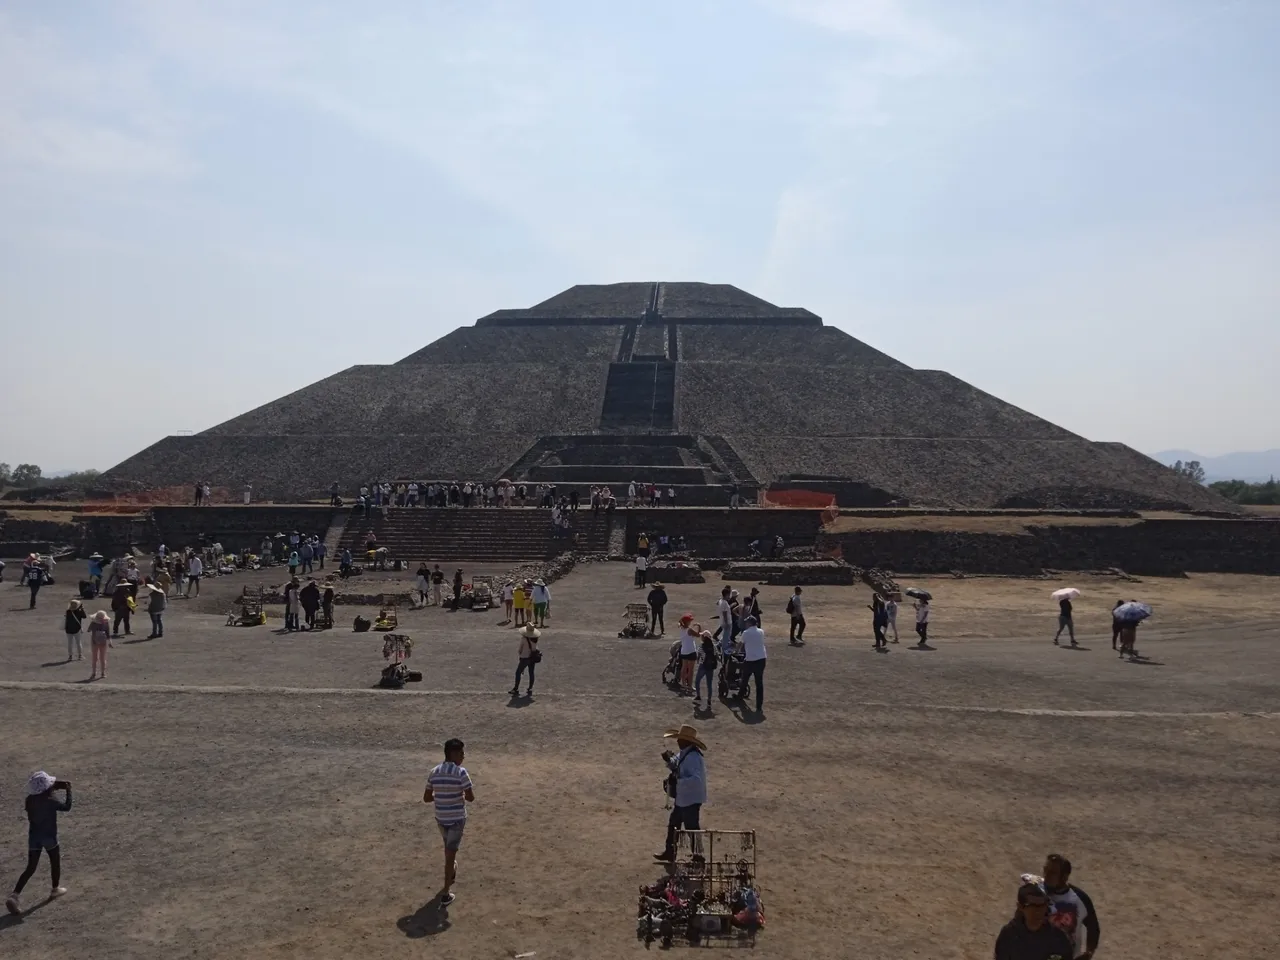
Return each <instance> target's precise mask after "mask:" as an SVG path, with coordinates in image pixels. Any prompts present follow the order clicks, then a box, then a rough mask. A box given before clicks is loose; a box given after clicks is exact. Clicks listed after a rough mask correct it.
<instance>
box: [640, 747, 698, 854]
mask: <svg viewBox="0 0 1280 960" xmlns="http://www.w3.org/2000/svg"><path fill="white" fill-rule="evenodd" d="M662 736H663V738H664V739H666V740H675V742H676V746H678V747H679V748H680V752H679V753H672V752H671V751H670V750H664V751H662V759H663V760H664V761H666V764H667V768H668V769H669V770H670V771H671V776H669V777H668V778H667V785H666V789H667V796H669V797H671V798H672V799H673V800H674V801H675V806H674V807H672V808H671V817H670V818H669V819H668V820H667V845H666V847H665V848H664V849H663V851H662V852H661V853H655V854H654V855H653V858H654V859H655V860H662V861H666V862H670V861H672V860H675V858H676V831H677V830H700V829H702V828H701V827H700V826H699V814H700V812H701V811H702V805H703V804H704V803H706V802H707V765H706V761H705V760H703V757H702V755H703V754H704V753H705V752H706V749H707V745H706V744H705V743H703V742H702V741H701V740H699V739H698V731H697V729H696V728H694V727H692V726H690V725H689V724H687V723H686V724H683V725H682V726H680V727H679V728H678V729H672V730H668V731H667V732H666V733H664V734H663V735H662Z"/></svg>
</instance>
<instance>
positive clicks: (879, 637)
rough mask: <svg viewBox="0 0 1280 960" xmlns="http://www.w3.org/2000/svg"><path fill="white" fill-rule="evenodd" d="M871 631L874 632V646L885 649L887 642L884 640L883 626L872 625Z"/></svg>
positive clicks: (880, 624) (878, 624)
mask: <svg viewBox="0 0 1280 960" xmlns="http://www.w3.org/2000/svg"><path fill="white" fill-rule="evenodd" d="M871 629H872V630H874V631H875V632H876V646H877V647H887V646H888V645H889V641H888V640H886V639H885V638H884V624H883V623H872V624H871Z"/></svg>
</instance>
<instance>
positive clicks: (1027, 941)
mask: <svg viewBox="0 0 1280 960" xmlns="http://www.w3.org/2000/svg"><path fill="white" fill-rule="evenodd" d="M1071 954H1072V950H1071V941H1070V940H1069V939H1068V938H1067V935H1066V934H1065V933H1063V932H1062V931H1061V930H1059V929H1058V928H1057V927H1055V926H1054V925H1053V924H1051V923H1050V922H1049V897H1048V895H1047V894H1046V893H1045V892H1044V891H1043V890H1042V889H1041V888H1040V885H1039V884H1035V883H1024V884H1023V885H1022V886H1021V887H1019V888H1018V911H1017V913H1015V914H1014V915H1013V919H1012V920H1010V921H1009V922H1008V923H1006V924H1005V925H1004V928H1003V929H1002V930H1001V931H1000V935H999V936H998V937H996V952H995V960H1071Z"/></svg>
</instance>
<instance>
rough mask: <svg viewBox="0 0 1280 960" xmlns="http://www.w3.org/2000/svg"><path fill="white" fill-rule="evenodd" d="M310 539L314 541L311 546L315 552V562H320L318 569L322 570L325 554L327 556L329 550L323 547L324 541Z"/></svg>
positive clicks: (316, 538)
mask: <svg viewBox="0 0 1280 960" xmlns="http://www.w3.org/2000/svg"><path fill="white" fill-rule="evenodd" d="M311 539H312V540H313V541H314V543H313V544H312V546H313V548H314V550H315V557H316V560H318V561H319V562H320V569H321V570H323V569H324V558H325V554H327V553H328V552H329V550H328V548H327V547H325V545H324V541H323V540H321V539H320V538H319V537H312V538H311Z"/></svg>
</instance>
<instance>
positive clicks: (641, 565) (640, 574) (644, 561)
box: [32, 553, 649, 606]
mask: <svg viewBox="0 0 1280 960" xmlns="http://www.w3.org/2000/svg"><path fill="white" fill-rule="evenodd" d="M648 568H649V558H648V557H646V556H645V555H644V554H643V553H637V554H636V586H637V587H643V586H644V582H645V578H646V577H647V576H648ZM32 605H33V606H34V601H33V602H32Z"/></svg>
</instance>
